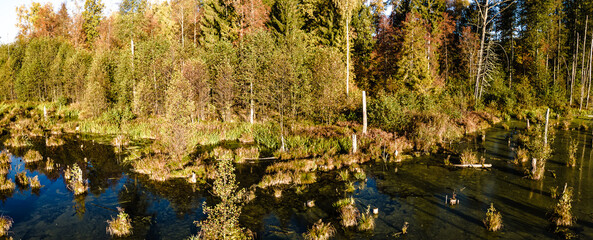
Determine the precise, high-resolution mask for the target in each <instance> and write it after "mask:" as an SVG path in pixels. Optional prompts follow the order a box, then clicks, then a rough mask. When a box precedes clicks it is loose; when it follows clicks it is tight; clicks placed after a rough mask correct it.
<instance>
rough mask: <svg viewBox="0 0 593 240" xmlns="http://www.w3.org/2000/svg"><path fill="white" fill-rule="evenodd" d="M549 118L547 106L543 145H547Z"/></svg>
mask: <svg viewBox="0 0 593 240" xmlns="http://www.w3.org/2000/svg"><path fill="white" fill-rule="evenodd" d="M549 119H550V109H549V108H548V110H547V111H546V127H545V130H544V132H545V133H544V146H545V145H548V123H549Z"/></svg>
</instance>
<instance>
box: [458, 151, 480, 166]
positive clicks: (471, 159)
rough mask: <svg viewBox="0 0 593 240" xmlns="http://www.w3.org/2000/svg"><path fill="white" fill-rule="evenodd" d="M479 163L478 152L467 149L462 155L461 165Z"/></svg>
mask: <svg viewBox="0 0 593 240" xmlns="http://www.w3.org/2000/svg"><path fill="white" fill-rule="evenodd" d="M476 163H478V157H477V155H476V152H474V151H472V150H471V149H469V148H468V149H465V150H463V152H462V153H461V164H476Z"/></svg>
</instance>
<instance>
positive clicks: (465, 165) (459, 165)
mask: <svg viewBox="0 0 593 240" xmlns="http://www.w3.org/2000/svg"><path fill="white" fill-rule="evenodd" d="M451 166H453V167H473V168H489V167H492V164H451Z"/></svg>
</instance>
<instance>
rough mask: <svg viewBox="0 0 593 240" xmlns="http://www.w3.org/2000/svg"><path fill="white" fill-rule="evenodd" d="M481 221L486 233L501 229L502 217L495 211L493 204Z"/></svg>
mask: <svg viewBox="0 0 593 240" xmlns="http://www.w3.org/2000/svg"><path fill="white" fill-rule="evenodd" d="M482 221H483V222H484V225H485V226H486V229H488V231H491V232H496V231H498V230H500V229H501V228H502V215H501V214H500V212H498V211H496V209H495V208H494V204H493V203H491V204H490V208H488V212H486V218H484V220H482Z"/></svg>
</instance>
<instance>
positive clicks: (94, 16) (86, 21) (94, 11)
mask: <svg viewBox="0 0 593 240" xmlns="http://www.w3.org/2000/svg"><path fill="white" fill-rule="evenodd" d="M104 7H105V5H104V4H103V3H102V1H101V0H86V1H85V2H84V11H83V12H82V19H83V22H82V28H83V30H84V32H85V37H86V38H85V42H86V43H87V44H92V43H93V42H94V41H95V39H96V38H97V37H98V36H99V31H98V29H97V28H98V27H99V23H100V22H101V19H103V16H102V13H103V8H104Z"/></svg>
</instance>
